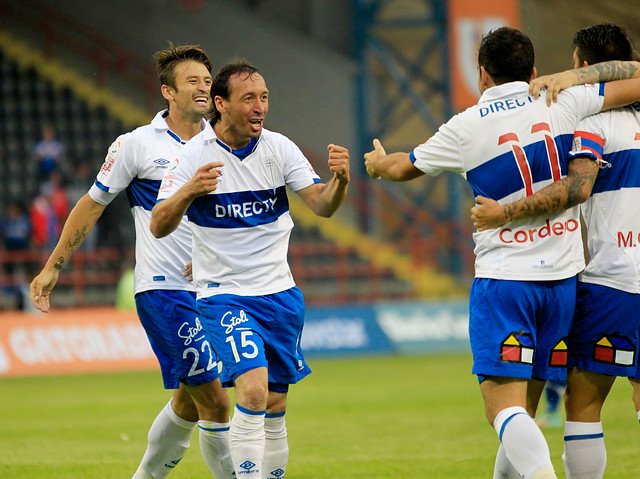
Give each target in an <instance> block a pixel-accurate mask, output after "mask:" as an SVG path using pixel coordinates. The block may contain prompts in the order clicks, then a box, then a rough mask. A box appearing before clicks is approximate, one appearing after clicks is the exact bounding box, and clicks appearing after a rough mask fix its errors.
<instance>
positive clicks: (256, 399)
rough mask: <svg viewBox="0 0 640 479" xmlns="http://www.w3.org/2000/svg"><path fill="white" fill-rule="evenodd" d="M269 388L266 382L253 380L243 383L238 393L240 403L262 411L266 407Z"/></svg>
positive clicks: (252, 409) (253, 409) (250, 408)
mask: <svg viewBox="0 0 640 479" xmlns="http://www.w3.org/2000/svg"><path fill="white" fill-rule="evenodd" d="M267 395H268V388H267V385H266V384H262V383H259V382H251V383H248V384H245V385H243V388H242V391H240V392H239V394H238V403H239V404H240V405H241V406H243V407H245V408H247V409H249V410H251V411H260V410H264V409H266V406H267Z"/></svg>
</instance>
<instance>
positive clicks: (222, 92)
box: [209, 57, 260, 124]
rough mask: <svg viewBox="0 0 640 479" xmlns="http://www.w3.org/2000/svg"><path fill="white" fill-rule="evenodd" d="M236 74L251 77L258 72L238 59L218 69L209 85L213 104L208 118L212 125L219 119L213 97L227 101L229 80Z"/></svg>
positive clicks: (247, 63)
mask: <svg viewBox="0 0 640 479" xmlns="http://www.w3.org/2000/svg"><path fill="white" fill-rule="evenodd" d="M238 73H246V74H247V76H251V75H253V74H254V73H260V70H258V68H257V67H255V66H253V65H252V64H251V63H249V62H248V61H247V60H246V59H244V58H239V57H238V58H234V59H233V60H231V61H230V62H229V63H227V64H226V65H224V66H223V67H222V68H220V71H218V73H217V74H216V76H215V77H214V79H213V83H212V84H211V99H212V100H213V102H212V106H211V113H210V115H209V118H210V119H211V123H212V124H215V123H216V122H217V121H218V120H219V119H220V112H219V111H218V109H217V108H216V102H215V97H217V96H219V97H222V98H224V99H225V100H228V99H229V93H230V92H229V79H230V78H231V77H232V76H233V75H236V74H238Z"/></svg>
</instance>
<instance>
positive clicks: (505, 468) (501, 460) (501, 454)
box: [493, 444, 521, 479]
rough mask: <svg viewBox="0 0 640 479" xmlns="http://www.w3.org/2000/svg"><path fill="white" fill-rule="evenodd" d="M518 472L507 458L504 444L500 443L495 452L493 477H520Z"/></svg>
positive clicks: (512, 478) (509, 478)
mask: <svg viewBox="0 0 640 479" xmlns="http://www.w3.org/2000/svg"><path fill="white" fill-rule="evenodd" d="M520 478H521V476H520V473H519V472H518V471H516V468H515V467H513V464H511V462H509V459H507V453H506V452H505V450H504V446H503V445H502V444H500V447H499V448H498V453H497V454H496V464H495V466H494V469H493V479H520Z"/></svg>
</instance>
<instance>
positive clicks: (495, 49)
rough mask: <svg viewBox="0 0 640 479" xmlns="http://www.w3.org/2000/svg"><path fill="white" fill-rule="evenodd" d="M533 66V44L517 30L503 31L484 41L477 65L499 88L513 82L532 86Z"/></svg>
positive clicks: (494, 33)
mask: <svg viewBox="0 0 640 479" xmlns="http://www.w3.org/2000/svg"><path fill="white" fill-rule="evenodd" d="M534 63H535V52H534V50H533V44H532V43H531V40H530V39H529V37H528V36H527V35H525V34H524V33H522V32H521V31H520V30H518V29H517V28H512V27H500V28H498V29H497V30H493V31H491V32H489V33H488V34H487V35H485V36H484V37H482V41H481V42H480V49H479V50H478V65H480V66H482V67H484V69H485V70H486V71H487V73H488V74H489V75H490V76H491V78H492V79H493V81H494V83H495V84H496V85H501V84H502V83H508V82H512V81H524V82H527V83H529V80H531V74H532V73H533V65H534Z"/></svg>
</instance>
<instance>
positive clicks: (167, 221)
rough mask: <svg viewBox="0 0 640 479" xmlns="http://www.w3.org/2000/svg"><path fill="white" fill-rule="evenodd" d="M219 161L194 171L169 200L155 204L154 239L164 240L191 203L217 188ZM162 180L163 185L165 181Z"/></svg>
mask: <svg viewBox="0 0 640 479" xmlns="http://www.w3.org/2000/svg"><path fill="white" fill-rule="evenodd" d="M222 165H223V163H222V162H220V161H213V162H211V163H207V164H206V165H203V166H201V167H200V168H198V169H197V170H196V173H195V174H194V175H193V177H192V178H191V179H190V180H189V181H188V182H186V183H185V184H184V185H182V186H181V187H180V189H179V190H178V191H176V192H175V194H173V195H172V196H170V197H169V198H167V199H165V200H162V201H160V202H159V203H157V204H156V205H155V206H154V207H153V210H151V225H150V229H151V233H152V234H153V236H155V237H156V238H164V237H165V236H167V235H169V234H170V233H172V232H173V231H175V229H176V228H177V227H178V225H179V224H180V221H182V217H183V216H184V214H185V212H186V211H187V208H188V207H189V205H190V204H191V202H192V201H193V200H194V199H196V198H197V197H199V196H204V195H206V194H208V193H210V192H212V191H215V190H216V189H217V188H218V182H219V181H220V180H219V179H218V178H219V177H220V175H222V171H221V170H220V167H221V166H222ZM166 179H167V178H166V176H165V179H164V180H163V183H164V182H165V181H166Z"/></svg>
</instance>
